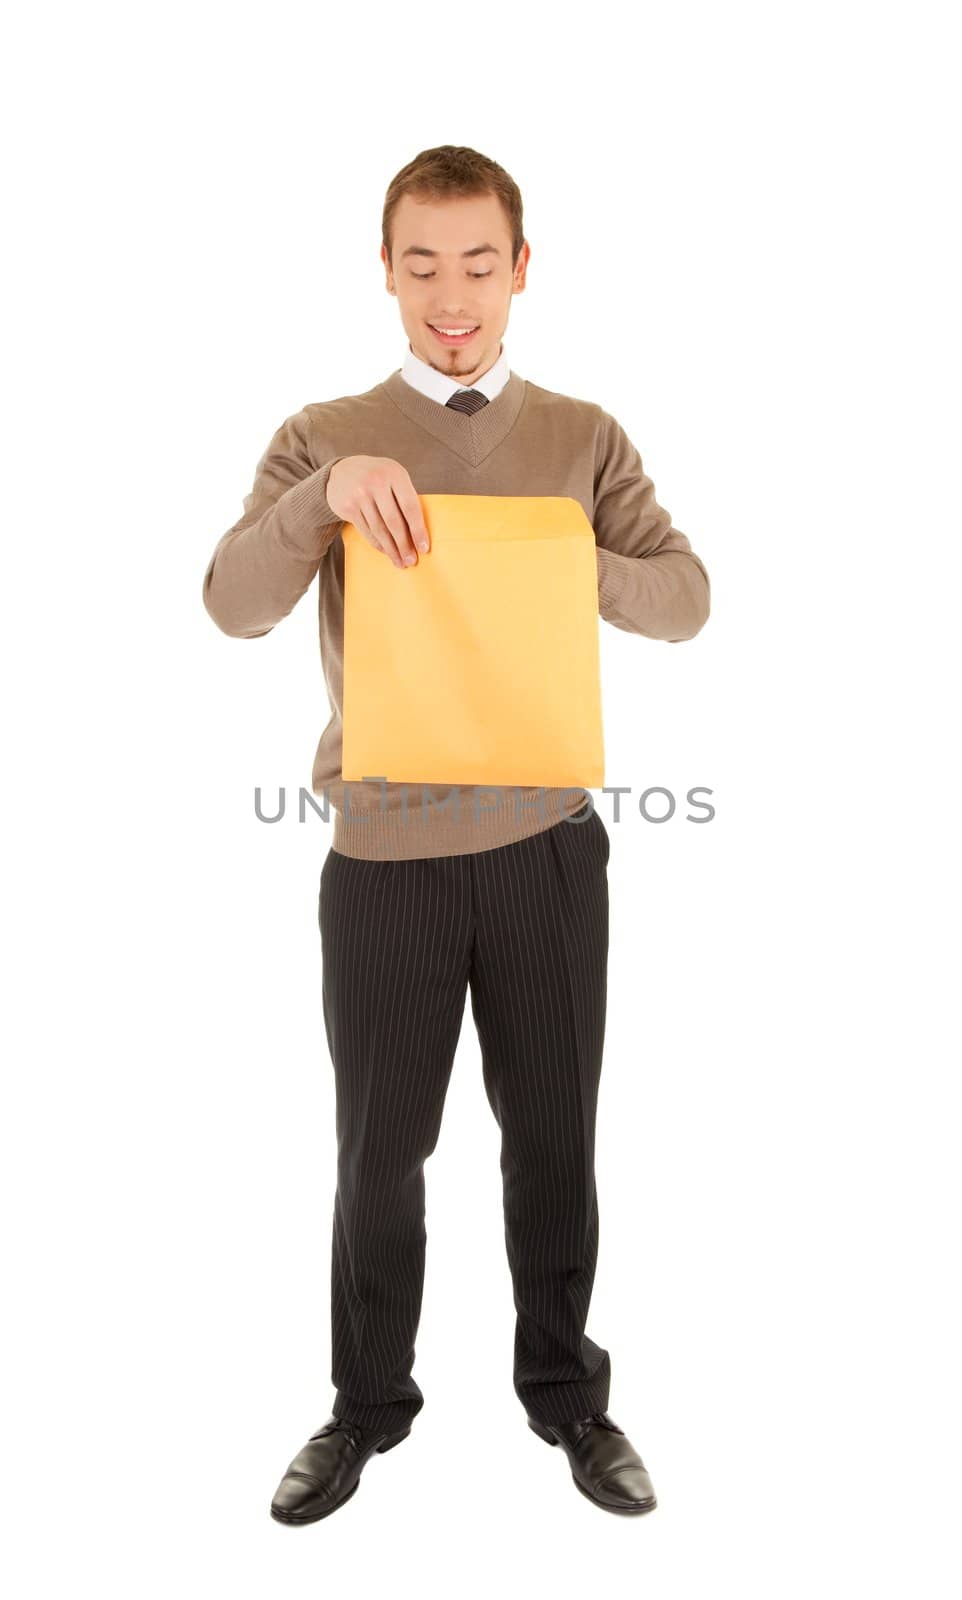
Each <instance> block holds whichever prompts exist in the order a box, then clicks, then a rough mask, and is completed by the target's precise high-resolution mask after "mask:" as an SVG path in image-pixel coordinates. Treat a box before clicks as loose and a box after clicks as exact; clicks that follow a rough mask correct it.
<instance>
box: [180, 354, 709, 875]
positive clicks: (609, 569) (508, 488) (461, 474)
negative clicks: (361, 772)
mask: <svg viewBox="0 0 962 1600" xmlns="http://www.w3.org/2000/svg"><path fill="white" fill-rule="evenodd" d="M349 455H372V456H390V457H392V458H393V459H394V460H395V461H399V462H401V464H402V465H403V466H404V467H405V468H406V469H407V471H408V473H409V475H410V478H411V481H412V483H413V485H414V488H415V491H416V493H418V494H490V495H571V496H572V497H573V498H574V499H576V500H578V501H580V503H581V505H582V506H583V507H584V510H585V513H586V515H587V517H588V519H589V521H590V522H591V524H592V527H593V529H594V533H595V541H596V546H597V562H598V609H599V613H600V615H601V616H602V617H603V618H604V619H605V620H606V621H608V622H610V623H612V624H613V625H614V626H615V627H616V628H621V629H624V630H625V631H627V632H629V633H637V634H641V635H643V636H644V637H646V638H649V639H662V640H668V641H670V642H678V641H680V640H683V639H691V638H693V637H694V635H695V634H696V633H698V631H699V629H700V628H701V627H702V626H703V625H704V623H705V621H706V620H707V617H708V614H709V607H710V593H709V580H708V574H707V572H706V570H705V567H704V565H703V564H702V562H701V561H700V560H699V558H698V557H697V556H696V555H695V554H694V552H693V551H692V548H691V545H690V543H689V541H688V539H687V538H686V537H685V535H684V534H683V533H681V532H679V531H678V529H677V528H673V527H672V524H671V517H670V516H669V514H668V512H667V511H665V510H664V509H663V507H662V506H660V505H659V504H658V502H657V500H656V499H655V492H654V485H653V483H652V480H651V478H649V477H648V475H647V473H646V472H645V471H644V468H643V467H642V463H641V458H640V456H639V454H638V451H637V450H636V448H635V446H634V445H633V444H632V442H631V440H630V439H629V438H628V436H627V435H626V434H625V432H624V430H623V429H622V428H621V427H620V425H619V424H618V423H617V422H616V421H615V419H614V417H612V416H610V415H609V414H608V413H607V412H606V411H603V410H602V409H601V407H600V406H599V405H596V404H594V403H593V402H592V401H588V400H578V399H573V398H572V397H571V396H570V395H564V394H556V393H554V392H553V391H552V390H550V389H542V388H540V387H539V386H538V384H536V383H531V382H529V381H527V380H526V379H524V378H521V377H519V375H518V374H517V373H516V372H512V373H511V376H510V378H509V379H508V381H507V383H506V384H505V386H504V388H503V389H502V390H501V391H500V393H498V394H497V395H496V396H495V397H494V399H493V400H491V401H489V402H488V404H487V405H485V406H482V407H481V409H480V410H478V411H476V412H475V413H474V414H473V415H472V416H468V415H466V414H465V413H464V412H462V411H455V410H453V409H452V408H451V407H448V406H443V405H441V404H440V402H438V401H436V400H432V399H431V398H429V396H427V395H425V394H422V393H421V391H420V390H418V389H415V388H414V387H413V386H412V385H411V384H409V383H408V382H407V381H406V380H405V379H404V378H402V376H401V373H400V370H397V371H395V372H392V374H391V376H390V377H389V378H387V379H386V380H385V381H384V382H383V383H378V384H376V385H375V386H374V388H373V389H368V390H367V391H366V393H364V394H356V395H344V396H342V397H341V398H340V399H337V400H325V401H319V402H316V403H314V404H310V405H306V406H304V407H303V409H302V410H301V411H298V412H296V413H295V414H293V415H292V416H290V417H288V418H287V420H286V421H285V422H283V423H282V424H281V426H280V427H279V428H278V429H277V432H276V433H275V434H274V437H273V438H272V439H271V441H270V444H269V445H268V446H267V449H266V450H265V452H264V454H263V456H262V457H261V459H260V461H259V462H258V463H257V467H256V472H255V478H254V484H253V488H252V490H251V492H250V494H249V495H246V496H245V498H244V514H243V516H242V517H241V518H240V519H239V521H237V522H236V523H234V525H233V527H231V528H229V529H228V530H227V532H226V533H225V534H224V535H223V537H222V538H221V539H220V540H219V541H218V543H217V545H216V547H215V549H214V552H213V555H212V556H211V558H210V561H209V563H208V566H207V570H206V572H205V574H204V583H203V599H204V604H205V606H206V608H207V610H208V612H209V613H210V615H211V617H212V618H213V620H214V621H215V622H216V623H217V626H218V627H219V628H221V629H222V630H223V632H224V633H227V634H230V635H231V636H232V637H234V638H238V639H257V638H260V637H262V636H263V635H264V634H266V633H269V632H270V630H271V629H272V628H274V627H275V626H276V625H277V623H278V622H280V621H281V620H282V618H284V617H286V616H287V615H288V614H289V613H290V611H291V610H292V609H293V607H294V606H295V605H296V603H297V601H298V600H299V599H300V598H301V597H302V595H304V594H305V593H306V591H307V590H308V588H309V587H310V585H311V583H312V582H313V580H314V578H315V577H317V578H318V618H319V628H320V651H321V667H322V671H323V673H324V679H325V682H326V685H327V694H328V701H329V704H330V709H331V715H330V720H329V721H328V723H327V726H326V727H325V729H324V731H323V733H322V734H321V738H320V743H319V744H318V746H317V751H316V754H315V757H314V765H313V771H312V775H311V789H312V791H313V793H314V794H315V795H317V796H319V797H321V798H320V801H319V808H320V810H321V812H322V814H325V806H326V804H327V803H328V802H329V804H330V807H331V808H332V809H333V814H334V826H333V833H332V837H331V845H332V848H333V849H335V850H337V851H339V852H341V853H342V854H343V855H349V856H358V857H361V858H363V859H366V860H378V861H383V860H402V859H410V858H414V857H422V856H447V855H456V854H463V853H466V852H470V851H475V850H490V849H492V848H494V847H495V846H498V845H503V844H510V843H512V842H513V841H514V840H516V839H522V838H525V837H527V836H528V835H530V834H533V833H538V832H539V831H540V830H541V829H543V828H547V827H551V826H552V825H553V824H555V823H558V822H561V821H563V820H564V819H565V818H566V817H568V816H571V815H572V813H574V812H575V811H578V810H579V809H580V807H581V806H583V805H584V803H585V801H586V800H587V799H589V798H590V796H589V793H588V791H587V790H584V789H573V790H572V789H551V788H547V787H545V788H540V789H538V788H532V789H522V788H510V787H506V788H505V789H503V790H502V791H500V792H498V791H495V792H492V791H489V790H486V789H484V790H482V789H478V790H477V791H476V790H475V789H474V788H469V787H465V788H458V787H456V786H453V787H447V788H442V787H438V786H436V785H435V786H432V785H428V784H424V785H419V784H411V783H404V784H402V783H387V782H383V783H382V782H371V783H368V782H355V781H350V782H345V781H344V780H343V779H342V776H341V728H342V723H341V718H342V708H343V664H344V546H343V543H342V541H341V539H340V538H339V537H338V534H339V531H340V529H341V526H342V523H341V521H340V519H339V518H337V517H336V516H335V515H334V512H333V511H332V510H331V508H330V506H329V505H328V503H327V498H326V490H327V479H328V476H329V474H330V471H331V468H332V467H333V466H334V464H335V462H337V461H340V460H341V459H342V457H344V456H349ZM384 560H385V561H386V560H388V557H387V556H385V557H384ZM419 560H430V551H428V552H427V553H426V554H425V555H423V556H420V557H419ZM398 578H399V580H400V581H401V582H403V581H404V579H403V571H402V570H401V569H398ZM384 699H385V715H390V685H389V684H385V696H384Z"/></svg>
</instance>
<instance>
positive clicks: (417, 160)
mask: <svg viewBox="0 0 962 1600" xmlns="http://www.w3.org/2000/svg"><path fill="white" fill-rule="evenodd" d="M405 194H410V195H417V196H419V197H421V198H423V199H430V200H445V199H453V198H455V197H456V196H462V195H464V196H467V195H480V194H493V195H496V196H497V198H498V199H499V200H500V201H501V204H502V205H503V207H504V209H505V212H506V213H507V218H508V226H509V227H510V229H511V266H512V268H514V267H515V266H516V265H517V262H518V257H519V255H520V254H521V248H522V246H523V244H524V222H523V219H522V215H521V190H520V189H519V188H518V185H517V184H516V183H515V181H514V179H513V178H512V177H511V176H510V174H509V173H507V172H505V170H504V168H503V167H499V166H498V163H497V162H496V161H492V160H491V159H490V158H489V157H488V156H483V155H481V154H480V152H479V151H477V150H471V149H470V148H469V147H468V146H467V145H463V144H439V145H436V146H435V148H434V149H433V150H421V151H420V152H419V153H418V154H417V155H416V156H415V157H414V160H413V161H409V162H408V164H407V166H406V167H402V168H401V170H400V172H399V173H397V174H396V176H395V177H393V178H392V179H391V182H390V184H389V185H388V191H387V195H386V196H385V200H384V213H383V216H382V218H381V238H382V240H383V243H384V248H385V249H386V251H387V258H388V261H389V262H390V264H391V265H392V267H393V265H394V263H393V261H392V260H391V248H392V245H391V225H392V222H393V219H394V211H395V208H396V206H397V203H398V201H399V200H400V198H401V196H402V195H405Z"/></svg>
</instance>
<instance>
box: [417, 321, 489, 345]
mask: <svg viewBox="0 0 962 1600" xmlns="http://www.w3.org/2000/svg"><path fill="white" fill-rule="evenodd" d="M452 326H459V324H452ZM428 327H429V328H430V329H431V332H432V333H433V334H434V336H435V338H436V339H439V340H440V341H441V343H442V344H445V345H450V346H451V347H452V348H456V347H457V346H458V345H462V344H467V343H468V341H469V340H470V339H473V338H474V336H475V334H476V333H477V331H478V328H479V327H480V323H478V324H477V325H476V326H475V327H473V328H467V329H466V331H465V332H463V333H446V332H445V331H444V328H443V327H437V326H436V325H435V324H434V323H433V322H429V323H428Z"/></svg>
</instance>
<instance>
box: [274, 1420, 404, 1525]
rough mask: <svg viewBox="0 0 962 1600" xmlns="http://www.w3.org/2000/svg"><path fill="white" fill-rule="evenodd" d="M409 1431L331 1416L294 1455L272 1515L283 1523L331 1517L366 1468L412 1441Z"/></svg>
mask: <svg viewBox="0 0 962 1600" xmlns="http://www.w3.org/2000/svg"><path fill="white" fill-rule="evenodd" d="M410 1432H411V1424H410V1423H409V1422H408V1423H406V1424H405V1426H404V1427H403V1428H397V1429H394V1430H392V1431H388V1430H387V1429H385V1428H381V1429H376V1428H361V1427H359V1426H358V1424H357V1423H356V1422H349V1421H347V1419H346V1418H344V1417H335V1416H330V1417H328V1419H327V1421H326V1422H325V1423H323V1424H322V1425H321V1427H320V1428H318V1430H317V1432H316V1433H312V1434H311V1437H310V1438H309V1439H308V1441H307V1444H306V1445H305V1446H304V1448H303V1450H299V1451H298V1453H297V1455H296V1456H295V1457H294V1459H293V1461H292V1462H291V1464H290V1466H289V1467H288V1469H287V1471H286V1472H285V1474H284V1476H283V1478H282V1479H281V1481H280V1483H279V1484H278V1486H277V1488H276V1490H275V1492H274V1498H273V1500H272V1501H271V1516H272V1517H274V1518H275V1519H276V1520H277V1521H278V1522H289V1523H302V1522H319V1521H320V1519H321V1517H327V1516H330V1514H331V1512H332V1511H336V1510H337V1508H338V1506H342V1505H343V1504H344V1502H345V1500H350V1498H351V1495H352V1494H353V1493H354V1491H355V1489H356V1488H357V1487H358V1484H359V1483H360V1481H361V1469H362V1467H363V1466H364V1463H365V1462H366V1461H367V1459H368V1457H369V1456H372V1455H373V1454H374V1452H375V1451H377V1452H378V1454H379V1455H383V1454H384V1451H385V1450H393V1449H394V1446H395V1445H396V1444H400V1443H401V1440H402V1439H406V1438H407V1436H408V1434H409V1433H410Z"/></svg>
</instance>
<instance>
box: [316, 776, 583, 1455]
mask: <svg viewBox="0 0 962 1600" xmlns="http://www.w3.org/2000/svg"><path fill="white" fill-rule="evenodd" d="M576 819H580V820H576ZM609 850H610V839H609V836H608V831H607V829H606V827H605V824H604V822H603V821H602V819H601V817H600V816H599V815H598V813H597V812H596V811H595V810H594V809H593V807H592V805H591V803H590V802H589V803H588V804H587V805H586V806H585V807H583V808H582V810H581V811H580V812H578V813H576V817H575V818H572V819H570V820H563V821H561V822H558V823H555V824H553V825H552V826H551V827H549V828H547V829H544V830H542V832H540V833H535V834H532V835H531V836H530V837H528V838H525V839H520V840H517V841H515V842H513V843H511V844H507V845H502V846H499V847H496V848H494V849H490V850H482V851H478V852H476V853H468V854H465V855H454V856H442V857H438V858H430V859H429V858H416V859H413V860H397V861H366V860H361V859H359V858H357V857H353V856H346V855H342V854H341V853H340V852H339V851H335V850H333V849H331V850H329V851H328V854H327V857H326V858H325V861H324V865H323V868H322V870H321V882H320V894H319V901H318V921H319V926H320V932H321V945H322V971H323V1004H324V1022H325V1028H326V1032H327V1040H328V1045H329V1048H330V1054H331V1059H332V1062H333V1065H334V1075H335V1086H336V1107H337V1109H336V1123H337V1187H336V1193H335V1198H334V1223H333V1232H332V1246H331V1361H332V1379H333V1383H334V1386H335V1390H336V1394H335V1399H334V1405H333V1410H334V1413H335V1414H336V1415H337V1416H341V1417H347V1418H350V1419H351V1420H353V1421H355V1422H358V1423H360V1424H362V1425H368V1426H378V1427H381V1426H392V1427H393V1426H396V1425H399V1424H403V1422H404V1421H406V1420H409V1419H410V1418H411V1417H413V1416H414V1415H415V1414H416V1413H417V1412H418V1411H420V1409H421V1407H422V1405H423V1404H424V1397H423V1394H422V1392H421V1389H420V1388H419V1386H418V1384H417V1382H416V1380H415V1379H414V1378H413V1377H412V1372H411V1369H412V1367H413V1364H414V1345H415V1335H416V1332H417V1327H418V1322H419V1319H420V1312H421V1301H422V1292H423V1287H424V1268H425V1246H426V1238H427V1233H426V1227H425V1183H424V1163H425V1161H426V1160H427V1158H428V1156H429V1155H430V1154H431V1152H432V1151H433V1150H434V1148H435V1145H436V1143H437V1139H438V1134H439V1132H440V1126H441V1115H442V1110H443V1106H444V1098H445V1094H446V1091H447V1086H448V1082H449V1079H450V1074H451V1069H452V1066H453V1063H454V1055H455V1050H456V1047H457V1043H458V1038H459V1035H460V1032H461V1024H462V1018H463V1013H464V1003H465V996H466V993H467V990H468V988H469V987H470V992H471V1009H472V1014H473V1017H474V1023H475V1027H476V1029H477V1034H478V1041H479V1044H480V1048H481V1058H482V1067H483V1076H484V1085H485V1090H486V1093H487V1097H488V1100H489V1102H490V1104H491V1108H492V1110H493V1112H494V1115H495V1117H496V1119H497V1122H498V1125H499V1127H500V1129H501V1158H500V1159H501V1173H502V1184H503V1199H504V1229H505V1243H506V1247H507V1255H508V1263H509V1267H510V1271H511V1279H512V1285H513V1295H514V1304H515V1309H516V1313H517V1316H516V1323H515V1341H514V1365H513V1381H514V1387H515V1390H516V1392H517V1394H518V1396H519V1398H520V1400H521V1402H522V1404H523V1406H524V1408H525V1410H526V1411H527V1412H528V1413H529V1415H531V1416H533V1417H535V1418H537V1419H538V1420H540V1421H542V1422H562V1421H566V1420H568V1419H572V1418H575V1417H582V1416H585V1415H587V1413H589V1412H591V1411H594V1410H601V1409H604V1408H606V1407H607V1404H608V1386H609V1380H610V1363H609V1356H608V1352H607V1350H605V1349H603V1348H602V1347H601V1346H600V1345H597V1344H595V1343H594V1342H593V1341H592V1340H591V1339H589V1338H588V1337H587V1335H586V1333H585V1323H586V1319H587V1315H588V1304H589V1301H590V1298H591V1290H592V1284H593V1281H594V1274H595V1264H596V1260H597V1251H598V1200H597V1193H596V1188H595V1174H594V1147H595V1114H596V1107H597V1098H598V1084H599V1079H600V1076H601V1063H602V1047H603V1041H604V1031H605V1005H606V993H607V963H608V880H607V869H608V855H609ZM452 1398H455V1399H456V1400H458V1399H463V1400H465V1401H467V1397H466V1396H458V1397H452Z"/></svg>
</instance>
